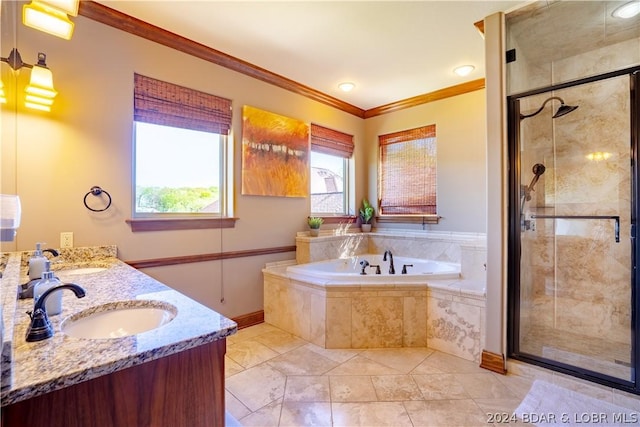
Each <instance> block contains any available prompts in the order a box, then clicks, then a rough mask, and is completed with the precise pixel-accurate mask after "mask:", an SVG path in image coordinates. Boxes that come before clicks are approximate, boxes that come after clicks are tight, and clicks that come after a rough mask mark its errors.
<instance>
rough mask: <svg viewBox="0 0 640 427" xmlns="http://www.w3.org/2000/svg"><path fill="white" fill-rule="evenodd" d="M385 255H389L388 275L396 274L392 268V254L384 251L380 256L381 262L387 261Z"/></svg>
mask: <svg viewBox="0 0 640 427" xmlns="http://www.w3.org/2000/svg"><path fill="white" fill-rule="evenodd" d="M387 255H389V274H396V269H395V267H394V266H393V254H392V253H391V251H390V250H386V251H384V255H383V256H382V260H383V261H386V260H387Z"/></svg>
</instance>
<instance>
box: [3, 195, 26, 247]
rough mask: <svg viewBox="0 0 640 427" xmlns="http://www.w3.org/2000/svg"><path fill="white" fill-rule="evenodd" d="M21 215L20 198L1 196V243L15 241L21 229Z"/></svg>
mask: <svg viewBox="0 0 640 427" xmlns="http://www.w3.org/2000/svg"><path fill="white" fill-rule="evenodd" d="M20 214H21V211H20V197H18V196H14V195H10V194H0V241H2V242H12V241H13V239H14V238H15V236H16V232H17V230H18V227H20Z"/></svg>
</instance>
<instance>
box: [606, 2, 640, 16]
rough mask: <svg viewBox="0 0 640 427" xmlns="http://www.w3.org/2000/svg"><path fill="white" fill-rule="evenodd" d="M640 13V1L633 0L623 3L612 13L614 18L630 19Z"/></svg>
mask: <svg viewBox="0 0 640 427" xmlns="http://www.w3.org/2000/svg"><path fill="white" fill-rule="evenodd" d="M638 13H640V1H631V2H629V3H626V4H623V5H622V6H620V7H618V8H617V9H616V10H614V11H613V13H612V14H611V15H612V16H613V17H614V18H622V19H629V18H633V17H634V16H636V15H637V14H638Z"/></svg>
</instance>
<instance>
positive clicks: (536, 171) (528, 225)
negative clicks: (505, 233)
mask: <svg viewBox="0 0 640 427" xmlns="http://www.w3.org/2000/svg"><path fill="white" fill-rule="evenodd" d="M545 170H547V168H545V167H544V165H543V164H542V163H536V164H535V165H533V168H532V170H531V171H532V172H533V178H531V182H530V183H529V185H523V186H522V194H521V196H520V198H521V202H520V226H521V227H522V229H523V230H529V229H532V228H533V223H532V222H531V221H528V220H526V219H525V214H524V204H525V202H528V201H529V200H531V192H532V191H533V187H535V185H536V183H537V182H538V180H539V179H540V176H541V175H542V174H543V173H544V171H545Z"/></svg>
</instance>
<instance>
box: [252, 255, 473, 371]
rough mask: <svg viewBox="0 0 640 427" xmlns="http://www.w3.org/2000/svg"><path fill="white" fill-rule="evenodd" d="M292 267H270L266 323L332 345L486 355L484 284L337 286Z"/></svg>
mask: <svg viewBox="0 0 640 427" xmlns="http://www.w3.org/2000/svg"><path fill="white" fill-rule="evenodd" d="M291 264H294V262H293V261H292V262H290V263H289V264H287V263H285V262H280V263H274V264H269V265H267V268H265V269H264V270H263V273H264V311H265V322H267V323H269V324H272V325H274V326H277V327H279V328H281V329H284V330H285V331H287V332H289V333H292V334H294V335H296V336H298V337H300V338H302V339H304V340H307V341H309V342H311V343H313V344H315V345H318V346H320V347H323V348H327V349H330V348H333V349H337V348H358V349H360V348H389V347H425V346H429V347H430V348H433V349H436V350H441V351H444V352H446V353H449V354H452V355H455V356H458V357H462V358H465V359H468V360H473V361H476V362H478V361H479V360H480V354H481V350H482V345H483V344H484V337H483V332H482V324H483V322H484V307H485V293H484V289H483V286H484V282H477V281H474V280H464V279H449V280H433V281H430V282H429V284H428V285H427V284H426V283H422V284H418V283H406V284H402V285H399V284H396V285H394V284H381V285H377V286H373V285H370V286H365V285H359V284H353V285H337V286H332V285H330V284H328V283H326V281H324V282H323V281H322V280H321V279H320V280H318V279H315V280H314V279H312V278H309V279H308V280H305V281H302V280H297V279H294V278H292V277H290V276H289V274H288V273H287V271H286V268H287V265H291ZM473 288H478V289H473Z"/></svg>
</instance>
